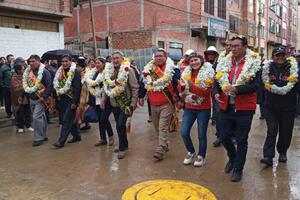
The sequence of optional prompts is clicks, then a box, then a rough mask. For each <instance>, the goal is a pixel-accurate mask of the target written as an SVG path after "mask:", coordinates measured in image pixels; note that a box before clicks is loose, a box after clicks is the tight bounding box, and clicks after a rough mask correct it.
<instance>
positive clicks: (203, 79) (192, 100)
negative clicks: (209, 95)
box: [182, 62, 215, 105]
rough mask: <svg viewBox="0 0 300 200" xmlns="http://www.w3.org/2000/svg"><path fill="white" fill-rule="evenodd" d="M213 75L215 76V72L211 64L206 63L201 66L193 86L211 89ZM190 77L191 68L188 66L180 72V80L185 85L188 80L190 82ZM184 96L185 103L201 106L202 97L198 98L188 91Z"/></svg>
mask: <svg viewBox="0 0 300 200" xmlns="http://www.w3.org/2000/svg"><path fill="white" fill-rule="evenodd" d="M214 75H215V71H214V69H213V68H212V64H210V63H209V62H206V63H204V64H203V65H202V66H201V68H200V70H199V72H198V74H197V77H196V79H195V84H196V85H198V86H200V87H202V88H205V89H207V88H209V87H212V85H213V83H214ZM191 77H192V67H191V66H188V67H186V68H185V69H184V71H183V72H182V79H183V80H184V81H185V82H186V83H187V82H188V81H189V80H191ZM185 95H186V97H185V102H186V103H189V104H191V105H201V104H202V102H203V101H204V97H202V96H198V95H196V94H193V93H191V92H189V91H187V92H185Z"/></svg>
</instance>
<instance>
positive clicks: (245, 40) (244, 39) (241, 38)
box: [231, 35, 248, 46]
mask: <svg viewBox="0 0 300 200" xmlns="http://www.w3.org/2000/svg"><path fill="white" fill-rule="evenodd" d="M233 40H240V41H242V45H243V46H248V40H247V38H246V37H245V36H243V35H238V36H234V37H232V38H231V41H233Z"/></svg>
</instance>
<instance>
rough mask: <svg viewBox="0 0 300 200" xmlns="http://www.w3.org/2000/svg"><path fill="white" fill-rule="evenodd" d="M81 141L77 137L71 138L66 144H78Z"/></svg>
mask: <svg viewBox="0 0 300 200" xmlns="http://www.w3.org/2000/svg"><path fill="white" fill-rule="evenodd" d="M80 141H81V138H80V137H78V138H74V137H73V138H72V139H71V140H69V141H68V143H75V142H80Z"/></svg>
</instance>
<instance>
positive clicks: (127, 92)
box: [100, 51, 139, 159]
mask: <svg viewBox="0 0 300 200" xmlns="http://www.w3.org/2000/svg"><path fill="white" fill-rule="evenodd" d="M103 74H104V91H105V95H103V97H102V98H101V103H100V106H101V108H102V109H106V111H105V115H107V116H103V118H106V119H107V118H108V116H109V115H110V113H111V112H112V113H113V114H114V117H115V120H116V128H117V132H118V137H119V148H118V149H116V150H115V152H117V153H118V159H123V158H124V157H125V156H126V153H127V150H128V140H127V133H126V122H127V119H128V118H129V117H131V116H132V113H133V111H134V110H135V109H136V107H137V101H138V92H139V84H138V81H137V79H136V76H135V73H134V70H133V69H132V68H131V67H130V62H129V61H128V60H126V59H124V55H123V53H122V52H121V51H115V52H113V54H112V63H111V64H109V65H107V66H106V67H105V70H104V71H103ZM106 101H109V104H106ZM107 106H109V108H106V107H107Z"/></svg>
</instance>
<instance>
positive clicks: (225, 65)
mask: <svg viewBox="0 0 300 200" xmlns="http://www.w3.org/2000/svg"><path fill="white" fill-rule="evenodd" d="M245 60H246V61H245V64H244V66H243V69H242V71H241V73H240V75H239V77H238V79H237V80H236V83H235V84H234V86H238V85H245V84H247V83H248V82H249V81H251V80H252V79H253V78H254V77H255V75H256V73H257V72H258V71H259V70H260V69H261V61H260V59H259V55H258V54H257V53H255V52H253V51H251V50H250V49H247V51H246V56H245ZM231 68H232V53H230V54H228V55H227V56H226V57H225V58H223V59H221V60H220V62H219V64H218V65H217V69H216V75H215V78H216V79H217V80H218V82H219V83H220V86H221V88H222V90H223V91H225V90H226V89H227V88H228V87H229V86H230V85H231V84H230V83H229V72H230V70H231Z"/></svg>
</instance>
